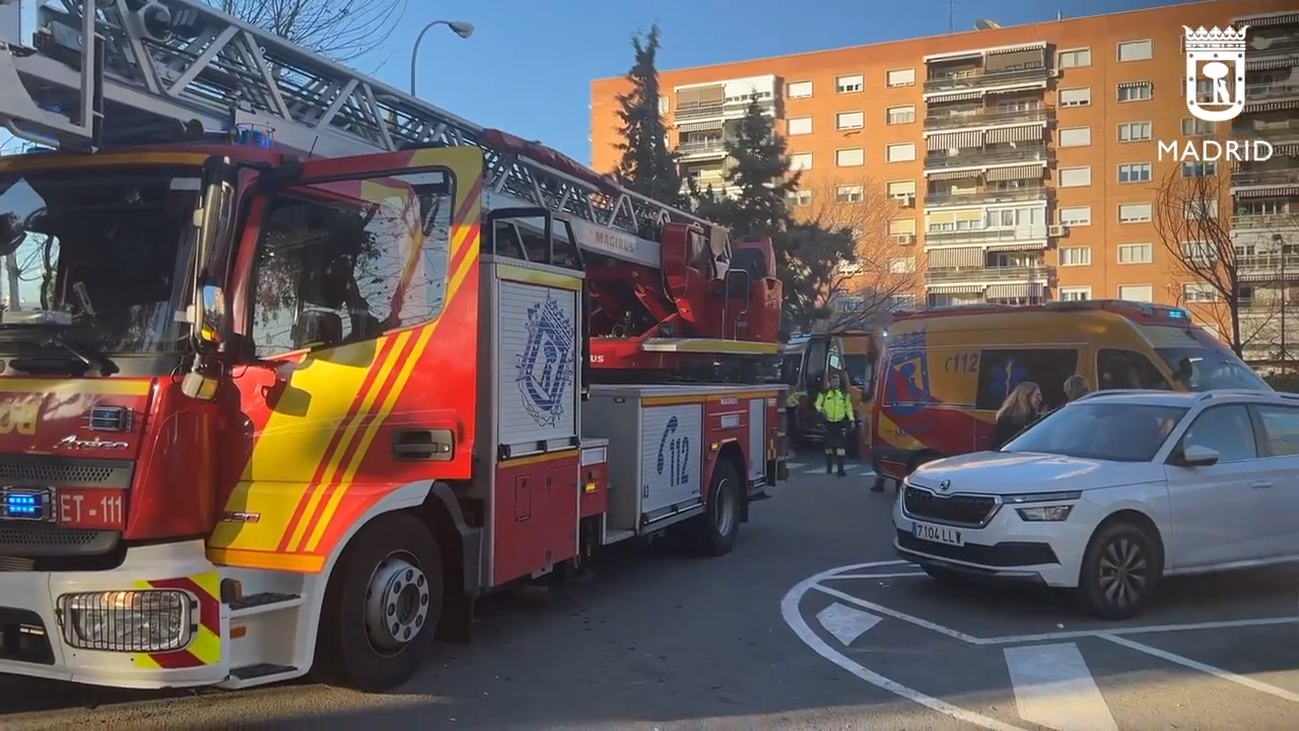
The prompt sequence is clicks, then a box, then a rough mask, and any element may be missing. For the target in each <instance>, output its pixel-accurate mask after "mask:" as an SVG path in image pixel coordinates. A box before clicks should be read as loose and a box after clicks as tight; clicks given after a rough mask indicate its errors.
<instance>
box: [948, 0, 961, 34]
mask: <svg viewBox="0 0 1299 731" xmlns="http://www.w3.org/2000/svg"><path fill="white" fill-rule="evenodd" d="M958 2H960V0H947V32H948V33H955V32H956V4H957V3H958Z"/></svg>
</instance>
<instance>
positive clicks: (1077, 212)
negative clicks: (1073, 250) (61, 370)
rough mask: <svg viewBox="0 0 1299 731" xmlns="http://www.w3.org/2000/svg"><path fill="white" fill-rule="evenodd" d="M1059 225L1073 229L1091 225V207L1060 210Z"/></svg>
mask: <svg viewBox="0 0 1299 731" xmlns="http://www.w3.org/2000/svg"><path fill="white" fill-rule="evenodd" d="M1059 216H1060V225H1061V226H1068V227H1070V228H1074V227H1077V226H1090V225H1092V207H1091V206H1071V207H1069V208H1061V209H1060V212H1059Z"/></svg>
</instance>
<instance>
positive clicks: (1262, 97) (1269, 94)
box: [1245, 83, 1299, 112]
mask: <svg viewBox="0 0 1299 731" xmlns="http://www.w3.org/2000/svg"><path fill="white" fill-rule="evenodd" d="M1294 99H1299V84H1294V83H1269V84H1250V85H1249V86H1247V87H1245V111H1247V112H1248V111H1250V110H1251V109H1252V108H1253V107H1256V106H1260V105H1264V104H1267V103H1268V102H1274V101H1284V100H1294Z"/></svg>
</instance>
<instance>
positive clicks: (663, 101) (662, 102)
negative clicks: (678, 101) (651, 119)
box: [659, 94, 672, 114]
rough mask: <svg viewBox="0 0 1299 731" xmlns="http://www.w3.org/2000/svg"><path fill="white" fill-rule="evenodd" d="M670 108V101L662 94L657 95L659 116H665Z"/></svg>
mask: <svg viewBox="0 0 1299 731" xmlns="http://www.w3.org/2000/svg"><path fill="white" fill-rule="evenodd" d="M671 108H672V100H671V99H669V98H668V97H666V96H663V95H662V94H660V95H659V114H667V113H668V110H669V109H671Z"/></svg>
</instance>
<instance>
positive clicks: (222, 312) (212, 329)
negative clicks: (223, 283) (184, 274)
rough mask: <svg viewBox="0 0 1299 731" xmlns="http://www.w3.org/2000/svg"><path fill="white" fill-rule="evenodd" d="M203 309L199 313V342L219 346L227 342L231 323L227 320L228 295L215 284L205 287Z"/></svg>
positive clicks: (202, 295)
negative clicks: (227, 332) (227, 331)
mask: <svg viewBox="0 0 1299 731" xmlns="http://www.w3.org/2000/svg"><path fill="white" fill-rule="evenodd" d="M201 298H202V308H201V312H200V313H199V329H198V337H199V340H201V341H202V342H204V343H206V344H207V345H211V346H217V345H220V344H221V343H222V342H224V341H225V334H226V329H227V327H228V326H229V322H228V320H227V318H226V293H225V291H224V290H222V289H221V288H220V287H218V286H216V285H214V284H208V285H205V286H204V287H203V289H202V291H201Z"/></svg>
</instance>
